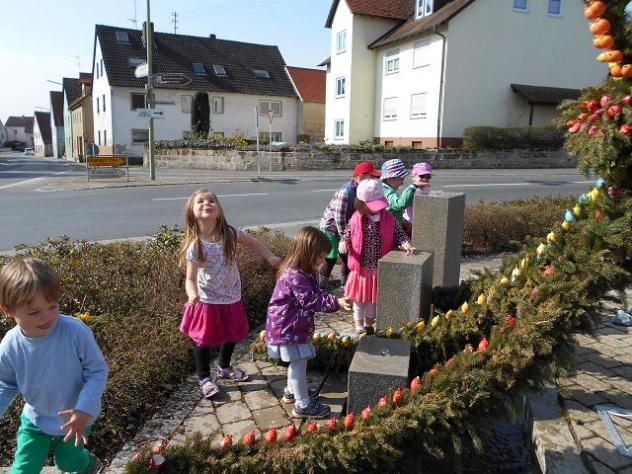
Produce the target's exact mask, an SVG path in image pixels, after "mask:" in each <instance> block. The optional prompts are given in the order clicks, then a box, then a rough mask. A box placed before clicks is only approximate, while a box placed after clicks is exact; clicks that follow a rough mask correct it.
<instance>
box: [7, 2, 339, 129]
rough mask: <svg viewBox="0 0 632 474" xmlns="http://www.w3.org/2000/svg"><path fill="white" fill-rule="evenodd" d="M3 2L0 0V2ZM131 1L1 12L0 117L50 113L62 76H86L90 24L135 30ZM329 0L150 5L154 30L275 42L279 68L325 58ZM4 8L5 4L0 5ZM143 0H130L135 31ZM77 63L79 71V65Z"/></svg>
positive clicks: (25, 6) (31, 5)
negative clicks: (280, 60)
mask: <svg viewBox="0 0 632 474" xmlns="http://www.w3.org/2000/svg"><path fill="white" fill-rule="evenodd" d="M3 3H4V1H0V5H2V4H3ZM134 3H135V2H134V0H106V1H99V2H97V1H94V0H81V1H80V0H22V1H21V2H13V3H12V5H11V7H10V8H2V14H0V120H2V122H3V123H6V120H7V117H8V116H10V115H33V112H34V111H39V110H41V111H48V110H49V109H50V94H49V93H50V91H51V90H56V91H61V90H62V88H61V85H59V84H53V83H51V82H47V81H49V80H50V81H54V82H59V83H61V82H62V78H63V77H79V70H80V68H81V71H82V72H91V68H92V53H93V48H94V25H95V24H103V25H111V26H120V27H126V28H135V26H134V22H133V21H131V20H133V19H134ZM330 6H331V0H151V20H152V22H153V23H154V31H158V32H168V33H173V32H174V24H173V23H172V19H173V16H172V13H173V12H176V13H177V14H178V16H177V18H178V33H180V34H187V35H194V36H208V35H209V34H211V33H214V34H216V35H217V37H218V38H221V39H228V40H234V41H244V42H249V43H260V44H269V45H276V46H278V47H279V50H280V51H281V54H282V55H283V58H284V59H285V62H286V64H288V65H290V66H302V67H313V68H315V67H317V64H319V63H320V62H321V61H323V60H324V59H326V58H327V57H328V56H329V55H330V53H329V35H330V33H331V30H329V29H327V28H325V21H326V20H327V14H328V13H329V8H330ZM5 7H6V5H5ZM146 17H147V0H136V19H137V22H138V23H137V25H138V26H137V27H138V29H140V28H141V27H142V23H143V21H144V20H145V19H146ZM79 63H80V66H79Z"/></svg>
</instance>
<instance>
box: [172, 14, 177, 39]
mask: <svg viewBox="0 0 632 474" xmlns="http://www.w3.org/2000/svg"><path fill="white" fill-rule="evenodd" d="M171 23H173V32H174V33H175V34H178V12H173V13H172V14H171Z"/></svg>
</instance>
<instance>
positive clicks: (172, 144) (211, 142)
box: [154, 135, 248, 150]
mask: <svg viewBox="0 0 632 474" xmlns="http://www.w3.org/2000/svg"><path fill="white" fill-rule="evenodd" d="M247 144H248V143H247V141H246V140H245V139H244V138H243V137H241V136H234V137H222V136H219V135H217V136H213V137H208V138H191V139H184V138H183V139H180V140H157V141H156V142H154V147H155V148H156V149H164V150H172V149H176V148H193V149H194V150H224V149H234V148H244V147H245V146H247Z"/></svg>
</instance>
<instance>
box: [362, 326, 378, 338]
mask: <svg viewBox="0 0 632 474" xmlns="http://www.w3.org/2000/svg"><path fill="white" fill-rule="evenodd" d="M364 333H365V334H366V335H367V336H373V335H374V334H375V329H373V326H364Z"/></svg>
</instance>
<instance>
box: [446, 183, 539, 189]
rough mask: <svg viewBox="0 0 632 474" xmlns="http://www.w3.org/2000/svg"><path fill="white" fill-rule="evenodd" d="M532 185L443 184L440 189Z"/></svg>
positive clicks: (522, 184)
mask: <svg viewBox="0 0 632 474" xmlns="http://www.w3.org/2000/svg"><path fill="white" fill-rule="evenodd" d="M532 185H533V183H479V184H445V185H443V186H441V187H442V188H480V187H488V186H532Z"/></svg>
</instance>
